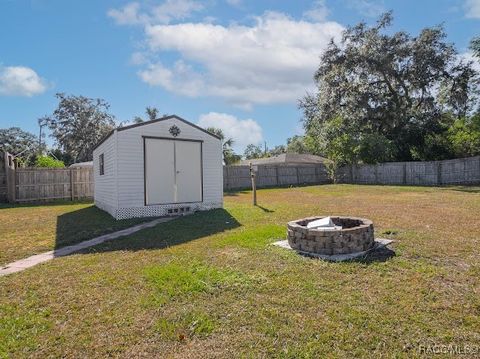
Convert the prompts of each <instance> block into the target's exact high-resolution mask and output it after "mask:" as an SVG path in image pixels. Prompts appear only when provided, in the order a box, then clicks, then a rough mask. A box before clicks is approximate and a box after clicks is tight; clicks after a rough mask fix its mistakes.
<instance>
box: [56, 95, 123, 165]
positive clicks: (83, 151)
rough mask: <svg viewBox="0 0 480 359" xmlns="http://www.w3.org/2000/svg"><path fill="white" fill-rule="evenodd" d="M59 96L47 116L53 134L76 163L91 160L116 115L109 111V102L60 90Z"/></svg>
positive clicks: (110, 128)
mask: <svg viewBox="0 0 480 359" xmlns="http://www.w3.org/2000/svg"><path fill="white" fill-rule="evenodd" d="M56 97H57V98H58V100H59V104H58V107H57V109H56V110H55V111H54V112H53V114H52V115H51V116H49V117H48V120H49V128H50V130H51V131H52V135H51V136H52V137H53V138H54V139H55V141H56V143H57V144H58V146H59V147H60V150H62V151H63V152H66V153H68V154H69V155H71V156H72V157H73V159H74V162H82V161H91V160H92V157H93V147H94V146H95V145H96V144H97V143H98V142H99V141H100V140H101V139H102V138H103V137H104V136H106V135H107V134H108V133H109V132H110V131H111V130H112V129H114V128H115V117H114V116H113V115H111V114H110V113H108V110H109V109H110V105H109V104H108V103H107V102H106V101H105V100H102V99H92V98H88V97H84V96H73V95H70V96H67V95H65V94H63V93H58V94H57V95H56Z"/></svg>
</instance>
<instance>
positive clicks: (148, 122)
mask: <svg viewBox="0 0 480 359" xmlns="http://www.w3.org/2000/svg"><path fill="white" fill-rule="evenodd" d="M171 119H176V120H179V121H182V122H184V123H186V124H187V125H190V126H192V127H195V128H196V129H197V130H200V131H203V132H205V133H207V134H209V135H210V136H212V137H215V138H216V139H218V140H221V138H220V137H218V136H217V135H215V134H213V133H211V132H208V131H207V130H205V129H204V128H201V127H200V126H197V125H195V124H194V123H192V122H190V121H187V120H185V119H183V118H181V117H180V116H177V115H169V116H164V117H160V118H157V119H155V120H150V121H144V122H140V123H134V124H133V125H128V126H124V127H117V128H116V129H114V130H112V131H110V132H109V133H108V135H106V136H105V137H104V138H102V139H101V140H100V141H99V142H98V143H97V144H96V145H95V147H93V149H96V148H97V147H98V146H100V145H101V144H102V143H103V142H105V141H106V140H107V138H109V137H110V136H111V135H112V134H113V133H114V132H115V130H116V131H125V130H129V129H131V128H134V127H139V126H145V125H150V124H152V123H155V122H160V121H165V120H171Z"/></svg>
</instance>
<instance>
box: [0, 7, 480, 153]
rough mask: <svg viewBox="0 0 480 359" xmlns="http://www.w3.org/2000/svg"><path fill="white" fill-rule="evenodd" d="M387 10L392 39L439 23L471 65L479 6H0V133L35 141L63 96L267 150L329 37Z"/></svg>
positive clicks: (284, 128) (479, 30) (309, 87)
mask: <svg viewBox="0 0 480 359" xmlns="http://www.w3.org/2000/svg"><path fill="white" fill-rule="evenodd" d="M387 10H393V15H394V24H393V27H392V30H393V31H399V30H403V31H407V32H409V33H411V34H413V35H415V34H418V32H419V31H420V30H421V29H422V28H424V27H427V26H434V25H438V24H443V26H444V27H445V30H446V32H447V35H448V41H450V42H453V43H454V44H455V46H456V48H457V50H458V52H459V53H460V54H462V56H465V57H467V58H471V56H470V54H469V51H468V44H469V41H470V40H471V38H472V37H474V36H477V35H480V0H450V1H447V0H430V1H429V0H421V1H419V0H415V1H411V0H397V1H389V0H336V1H334V0H317V1H304V0H159V1H155V0H149V1H137V2H135V1H133V2H132V1H117V0H102V1H97V0H82V1H80V0H78V1H77V0H69V1H65V0H0V128H7V127H12V126H16V127H20V128H22V129H24V130H26V131H30V132H32V133H34V134H37V133H38V122H37V121H38V118H40V117H42V116H45V115H49V114H51V113H52V112H53V111H54V110H55V108H56V105H57V104H58V101H57V99H56V98H55V94H56V93H58V92H63V93H67V94H72V95H83V96H87V97H91V98H102V99H105V100H106V101H107V102H108V103H109V104H110V113H112V114H113V115H114V116H115V117H116V119H117V121H118V122H121V121H130V120H131V119H133V118H134V117H135V116H139V115H140V116H144V112H145V107H146V106H154V107H157V108H158V109H159V110H160V113H161V114H177V115H179V116H181V117H183V118H185V119H186V120H189V121H191V122H193V123H196V124H199V125H200V126H202V127H208V126H215V127H219V128H221V129H223V131H224V132H225V134H226V135H227V136H228V137H232V138H233V139H234V141H235V146H234V148H235V150H236V151H237V152H239V153H242V152H243V149H244V148H245V146H246V145H247V144H249V143H253V144H261V145H262V146H263V144H264V143H265V142H266V144H267V146H268V147H269V148H272V147H274V146H275V145H280V144H285V142H286V139H287V138H289V137H292V136H294V135H300V134H302V133H303V129H302V124H301V115H302V114H301V112H300V111H299V110H298V107H297V103H298V99H300V98H301V97H302V96H304V95H305V94H306V93H307V92H309V91H313V90H314V88H315V87H314V83H313V74H314V72H315V70H316V68H317V67H318V64H319V57H320V55H321V53H322V51H323V50H324V49H325V46H326V45H327V43H328V42H329V41H330V39H331V38H333V39H334V40H338V39H339V38H340V36H341V33H342V31H343V29H345V27H347V26H349V25H355V24H356V23H358V22H360V21H365V22H367V23H369V24H372V23H374V22H375V21H376V19H377V18H378V16H379V15H380V14H381V13H383V12H384V11H387ZM477 66H478V63H477ZM48 143H49V144H50V145H53V144H54V143H53V140H52V139H50V140H49V142H48Z"/></svg>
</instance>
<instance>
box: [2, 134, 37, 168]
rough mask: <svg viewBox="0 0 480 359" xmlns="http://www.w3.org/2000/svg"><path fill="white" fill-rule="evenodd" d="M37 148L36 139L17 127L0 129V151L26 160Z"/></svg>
mask: <svg viewBox="0 0 480 359" xmlns="http://www.w3.org/2000/svg"><path fill="white" fill-rule="evenodd" d="M37 150H38V139H37V138H36V137H35V136H34V135H33V134H31V133H30V132H26V131H23V130H22V129H20V128H19V127H10V128H4V129H0V152H9V153H11V154H13V155H15V156H17V155H19V156H20V157H21V158H23V159H24V160H25V162H28V161H29V159H30V158H31V157H32V156H34V155H35V152H36V151H37Z"/></svg>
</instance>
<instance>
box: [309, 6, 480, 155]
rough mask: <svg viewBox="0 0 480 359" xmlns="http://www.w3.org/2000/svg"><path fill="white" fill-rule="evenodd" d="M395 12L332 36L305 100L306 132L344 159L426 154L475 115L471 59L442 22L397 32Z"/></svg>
mask: <svg viewBox="0 0 480 359" xmlns="http://www.w3.org/2000/svg"><path fill="white" fill-rule="evenodd" d="M391 22H392V15H391V13H386V14H384V15H383V16H381V18H380V19H379V20H378V22H377V23H376V24H375V25H374V26H371V27H370V26H367V25H366V24H365V23H363V22H362V23H359V24H358V25H356V26H353V27H350V28H348V29H346V30H345V31H344V33H343V37H342V40H341V42H340V43H339V44H337V43H334V42H333V41H332V42H331V43H330V44H329V46H328V48H327V49H326V51H325V52H324V54H323V55H322V57H321V62H320V66H319V68H318V70H317V71H316V73H315V82H316V85H317V92H316V93H314V94H310V95H307V96H306V97H304V98H303V99H302V100H301V101H300V108H301V109H302V110H303V113H304V117H303V121H304V127H305V130H306V134H307V135H308V136H309V137H310V138H314V139H315V140H316V141H317V144H316V145H315V147H316V148H317V149H318V151H319V152H321V153H325V154H326V155H327V156H329V157H330V158H331V159H333V160H334V161H336V162H337V163H338V164H343V163H355V162H359V161H361V162H366V163H375V162H380V161H390V160H414V159H420V160H428V159H432V157H435V156H436V157H442V156H444V157H445V156H448V154H443V153H442V151H444V149H443V146H442V141H441V140H437V137H436V135H437V134H440V133H443V132H444V131H445V130H446V129H447V128H448V127H449V126H450V125H451V124H452V122H453V121H454V120H455V119H457V118H463V117H465V116H466V115H468V114H469V112H470V110H471V109H472V106H473V105H474V100H475V96H474V95H475V92H476V90H477V89H478V88H477V86H478V82H477V78H476V73H475V71H474V70H473V68H472V65H471V63H468V62H466V61H462V60H461V59H460V58H459V56H458V54H457V52H456V50H455V48H454V46H453V45H452V44H449V43H448V42H446V35H445V32H444V30H443V28H442V27H441V26H438V27H432V28H425V29H423V30H422V31H421V32H420V34H419V35H418V36H415V37H413V36H411V35H409V34H408V33H406V32H403V31H400V32H396V33H392V32H391V31H390V30H389V26H390V25H391Z"/></svg>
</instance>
